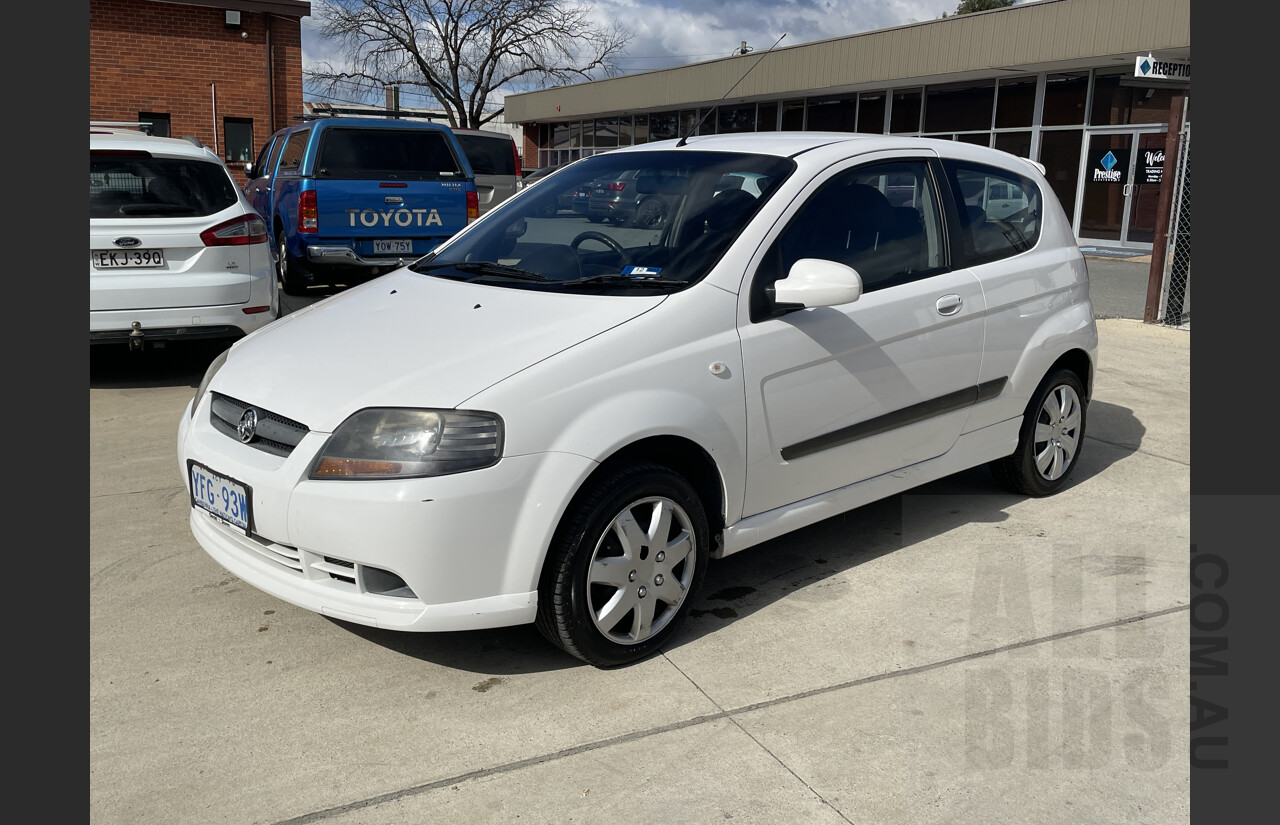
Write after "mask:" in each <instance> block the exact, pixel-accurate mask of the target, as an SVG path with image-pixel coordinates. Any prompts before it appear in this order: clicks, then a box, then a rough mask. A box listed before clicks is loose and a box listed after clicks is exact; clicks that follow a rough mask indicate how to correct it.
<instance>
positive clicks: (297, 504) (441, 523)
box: [178, 132, 1098, 667]
mask: <svg viewBox="0 0 1280 825" xmlns="http://www.w3.org/2000/svg"><path fill="white" fill-rule="evenodd" d="M627 170H639V172H640V173H639V174H638V175H636V176H635V178H636V182H637V186H638V187H640V189H641V191H643V192H648V193H654V194H661V195H663V196H664V197H665V198H666V199H667V200H668V201H669V202H670V203H671V204H672V205H673V210H672V212H671V214H670V216H669V220H667V221H665V222H664V223H663V224H662V226H660V227H634V226H627V227H620V226H607V225H597V224H591V223H588V222H587V219H586V217H585V216H581V215H574V216H567V215H564V214H558V215H554V217H540V216H543V215H547V214H548V211H547V206H548V204H549V203H550V202H551V201H552V200H554V199H555V198H556V197H557V195H558V194H559V190H560V189H564V188H565V187H564V186H561V187H558V188H556V187H545V186H533V187H529V188H528V189H527V190H525V191H524V192H523V193H521V194H519V195H516V196H515V197H513V198H511V199H510V200H509V201H507V202H505V203H503V204H502V205H501V206H498V207H496V208H495V209H494V210H493V211H492V212H490V213H488V214H487V215H486V216H484V217H483V218H481V219H480V220H479V221H477V222H476V223H474V224H473V225H471V226H469V227H468V228H467V229H465V230H463V231H462V232H460V233H459V234H457V235H456V236H454V237H453V238H452V239H451V240H450V241H448V242H447V243H445V244H443V245H442V246H441V247H440V248H439V249H437V250H436V251H435V252H433V253H432V254H431V255H428V256H427V257H425V258H422V259H421V260H419V261H418V262H416V263H414V264H413V265H411V266H409V267H406V268H404V269H401V270H398V271H395V272H392V273H389V274H387V275H385V276H383V277H381V278H379V279H377V280H375V281H372V282H370V283H368V284H365V285H362V286H359V287H357V288H354V289H351V290H349V291H347V292H345V293H343V294H340V295H338V296H336V297H333V298H330V299H328V300H326V301H323V302H321V303H318V304H314V305H312V306H309V307H307V308H306V309H304V310H302V311H300V312H297V313H294V314H291V315H286V316H285V317H284V318H283V319H282V320H281V321H280V322H279V323H277V324H273V325H272V326H271V327H269V328H268V329H266V330H263V331H262V332H260V333H258V334H256V335H253V336H250V337H249V338H248V339H246V340H243V341H240V342H238V343H237V344H235V345H234V346H232V347H231V348H230V350H228V351H227V352H226V353H224V355H223V357H220V358H219V359H217V361H216V362H215V363H213V364H212V365H211V366H210V368H209V371H208V373H207V375H206V376H205V378H204V380H203V382H202V383H201V385H200V387H199V389H198V390H197V392H196V396H195V398H194V400H193V401H192V403H191V405H190V406H189V407H188V409H187V410H186V412H185V413H184V414H183V416H182V418H181V422H180V424H179V429H178V454H179V458H180V463H181V472H182V474H183V477H184V478H185V479H186V484H187V486H188V489H189V490H190V493H191V513H190V524H191V529H192V532H193V533H194V535H195V537H196V539H197V541H198V542H199V543H200V545H201V546H203V547H204V549H205V550H206V551H207V552H208V553H209V554H210V555H211V556H212V557H213V558H214V559H215V560H217V561H218V563H220V564H221V565H222V566H224V567H225V568H226V569H228V570H229V571H231V572H232V573H234V574H235V575H236V576H238V577H239V578H241V579H242V580H244V581H245V582H247V583H249V584H252V585H254V586H256V587H258V588H261V589H262V590H265V591H267V592H269V593H272V594H274V595H276V596H278V597H279V598H281V599H284V600H286V601H289V602H292V603H293V604H295V605H299V606H301V607H304V608H307V609H309V610H313V611H317V612H319V613H322V614H324V615H326V616H330V617H332V618H335V619H341V620H344V621H348V622H355V623H358V624H363V625H369V626H374V627H380V628H391V629H400V630H413V631H442V630H463V629H476V628H487V627H497V626H503V625H512V624H519V623H526V622H536V624H537V626H538V628H539V629H540V630H541V631H542V632H543V633H544V635H546V637H547V638H548V639H550V640H551V641H552V642H554V643H555V644H557V645H559V646H560V647H561V648H563V649H564V650H565V651H567V652H568V653H570V654H572V655H574V656H577V657H579V658H581V659H583V660H585V661H587V662H590V663H592V664H594V665H597V666H601V667H607V666H613V665H620V664H625V663H628V662H632V661H635V660H637V659H640V658H642V657H644V656H646V655H649V654H651V653H653V652H654V651H655V650H657V649H659V648H660V647H661V646H662V645H663V644H664V643H666V642H667V641H668V640H670V639H671V638H672V635H673V634H674V633H676V632H677V628H678V627H679V625H680V623H681V620H682V619H683V618H684V616H685V615H686V613H687V612H688V610H689V606H690V603H691V601H692V597H693V595H694V594H695V593H696V592H697V589H698V585H699V582H700V581H701V580H702V577H703V574H704V571H705V570H706V566H707V564H708V560H709V559H711V558H716V557H722V556H726V555H729V554H731V553H736V552H738V551H739V550H743V549H745V548H747V547H750V546H752V545H756V544H759V543H761V542H764V541H766V540H768V539H772V538H775V537H777V536H781V535H783V534H785V533H787V532H789V531H792V530H796V529H797V528H800V527H804V526H806V525H809V524H812V523H814V522H816V521H819V520H821V519H824V518H827V517H829V516H831V515H834V514H836V513H839V512H841V511H844V510H847V509H850V508H854V507H858V506H861V505H863V504H866V503H868V502H871V501H875V500H877V499H881V498H884V497H886V496H892V495H894V494H897V493H901V492H903V491H905V490H908V489H910V488H912V487H915V486H917V485H920V484H923V483H925V482H928V481H932V480H934V479H937V478H940V477H943V476H946V475H949V474H952V473H956V472H958V471H960V470H964V469H966V468H969V467H973V466H975V465H980V464H988V463H989V464H990V465H991V467H992V469H993V471H994V473H995V476H996V477H997V479H999V480H1000V481H1002V482H1003V483H1004V484H1006V485H1007V486H1009V487H1011V488H1012V489H1014V490H1017V491H1020V492H1021V493H1023V494H1027V495H1033V496H1038V495H1046V494H1049V493H1053V492H1055V491H1057V490H1059V489H1061V488H1062V487H1063V485H1064V484H1066V483H1067V480H1068V477H1069V474H1070V473H1071V471H1072V470H1073V469H1074V468H1075V467H1076V465H1077V464H1079V461H1080V448H1081V446H1082V444H1083V437H1084V429H1085V411H1086V407H1087V404H1088V400H1089V393H1090V389H1091V386H1092V383H1093V376H1094V372H1095V361H1096V356H1097V341H1098V339H1097V330H1096V327H1095V324H1094V315H1093V309H1092V306H1091V305H1090V301H1089V281H1088V273H1087V270H1086V267H1085V262H1084V259H1083V257H1082V256H1081V253H1080V251H1079V249H1078V248H1077V246H1076V243H1075V239H1074V236H1073V234H1072V231H1071V226H1070V224H1069V222H1068V220H1067V217H1066V215H1065V214H1064V213H1063V210H1062V207H1061V206H1060V205H1059V203H1058V202H1057V200H1056V199H1055V198H1054V195H1053V192H1052V190H1051V189H1050V187H1049V185H1048V183H1047V182H1046V181H1045V178H1044V177H1043V175H1042V170H1041V169H1040V168H1038V166H1037V165H1036V164H1034V163H1032V162H1031V161H1027V160H1023V159H1019V158H1016V157H1014V156H1012V155H1008V154H1005V153H1003V152H998V151H995V150H990V149H985V148H979V147H974V146H970V145H968V144H965V143H959V142H949V141H935V140H927V139H915V138H900V137H892V136H870V135H853V134H844V133H795V132H792V133H774V134H737V135H721V136H708V137H695V138H691V139H689V140H688V141H687V143H677V142H674V141H665V142H660V143H650V144H646V145H642V146H636V147H632V148H628V149H619V150H616V151H612V152H608V153H605V154H599V155H595V156H593V157H590V158H586V159H583V160H581V161H579V162H576V163H574V164H572V165H570V166H567V167H564V168H563V169H561V170H560V171H559V172H557V173H556V179H557V180H558V181H559V182H560V183H563V184H566V185H569V184H573V185H578V184H585V183H587V182H588V181H591V180H596V179H601V178H603V179H612V178H614V177H617V176H618V175H619V174H620V173H622V172H624V171H627ZM726 176H732V177H736V178H740V179H744V180H751V181H754V182H757V183H758V184H759V185H757V186H753V187H750V189H751V190H752V191H746V190H744V189H743V188H733V187H726V186H725V185H724V180H725V178H726ZM994 181H1003V182H1007V183H1011V184H1014V185H1016V186H1017V187H1018V188H1019V189H1020V191H1021V192H1023V193H1025V194H1026V195H1027V197H1028V205H1027V207H1026V208H1024V209H1022V210H1020V211H1019V212H1017V213H1014V214H1009V215H1007V216H1005V217H1003V218H1002V219H999V220H991V219H988V218H987V216H985V215H983V214H980V213H981V211H982V210H981V209H980V208H975V207H972V206H969V205H966V203H965V199H964V195H963V193H964V192H967V191H970V190H972V189H973V187H974V185H980V188H981V187H985V186H986V185H988V184H989V183H991V182H994ZM890 185H892V186H893V187H894V193H895V201H896V202H897V203H898V205H897V206H893V205H891V204H890V202H889V200H888V199H887V198H886V196H885V194H884V192H885V190H886V188H887V187H888V186H890ZM544 201H545V203H544Z"/></svg>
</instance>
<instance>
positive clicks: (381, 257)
mask: <svg viewBox="0 0 1280 825" xmlns="http://www.w3.org/2000/svg"><path fill="white" fill-rule="evenodd" d="M245 172H246V174H247V175H248V177H249V182H248V183H247V184H246V185H245V194H246V195H247V196H248V198H249V202H250V203H251V204H253V207H254V209H256V210H258V213H259V214H261V215H262V217H263V219H264V220H265V221H266V223H267V231H268V232H269V233H270V235H271V241H272V244H273V245H274V248H275V250H276V257H277V262H276V265H277V267H278V274H279V277H280V285H281V288H283V289H284V291H285V293H286V294H289V295H300V294H303V293H304V292H306V289H307V287H308V286H311V285H314V284H335V283H347V284H350V283H358V282H360V281H364V280H368V279H370V278H373V277H376V276H378V275H381V274H382V273H384V272H388V271H390V270H392V269H395V268H397V267H399V266H403V265H405V264H407V263H410V262H412V261H414V260H416V259H417V258H420V257H422V256H423V255H425V254H427V253H428V252H430V251H431V250H433V249H435V248H436V246H438V245H439V244H441V243H443V242H444V241H445V240H447V239H448V238H449V237H451V236H452V235H454V234H455V233H456V232H458V231H459V230H460V229H462V228H463V227H465V226H466V225H467V224H468V223H469V222H470V221H472V220H474V219H475V218H477V217H478V216H479V200H478V197H477V194H476V186H475V175H474V174H473V172H472V170H471V166H470V164H469V163H468V161H467V156H466V154H465V153H464V152H463V151H462V147H461V146H460V145H459V143H458V140H457V138H456V137H455V136H454V134H453V132H452V131H451V130H450V129H449V128H448V127H447V126H443V125H440V124H435V123H422V122H415V121H406V120H392V119H387V120H379V119H374V118H319V119H315V120H310V121H306V122H303V123H300V124H297V125H295V126H290V127H288V128H285V129H281V130H280V131H278V132H276V133H275V134H274V135H272V136H271V138H270V139H269V140H268V141H267V143H266V145H265V146H263V147H262V151H261V152H259V153H258V159H257V161H255V162H254V163H251V164H246V166H245Z"/></svg>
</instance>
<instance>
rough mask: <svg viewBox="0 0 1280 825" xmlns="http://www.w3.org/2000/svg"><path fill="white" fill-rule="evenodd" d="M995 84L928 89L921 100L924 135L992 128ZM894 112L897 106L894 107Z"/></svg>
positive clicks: (956, 85)
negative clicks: (922, 101)
mask: <svg viewBox="0 0 1280 825" xmlns="http://www.w3.org/2000/svg"><path fill="white" fill-rule="evenodd" d="M995 97H996V83H995V81H994V80H986V81H981V82H978V83H952V84H947V85H943V86H929V87H928V88H927V93H926V95H925V101H924V130H925V131H926V132H943V131H947V132H950V131H968V130H977V129H990V128H991V111H992V108H993V107H994V105H995ZM894 108H895V110H896V109H897V106H896V104H895V106H894Z"/></svg>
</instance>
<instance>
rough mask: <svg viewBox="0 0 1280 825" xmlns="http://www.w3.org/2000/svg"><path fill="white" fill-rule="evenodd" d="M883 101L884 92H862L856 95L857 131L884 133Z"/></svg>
mask: <svg viewBox="0 0 1280 825" xmlns="http://www.w3.org/2000/svg"><path fill="white" fill-rule="evenodd" d="M884 101H885V94H884V92H863V93H862V94H860V95H858V131H859V132H866V133H868V134H872V135H883V134H884Z"/></svg>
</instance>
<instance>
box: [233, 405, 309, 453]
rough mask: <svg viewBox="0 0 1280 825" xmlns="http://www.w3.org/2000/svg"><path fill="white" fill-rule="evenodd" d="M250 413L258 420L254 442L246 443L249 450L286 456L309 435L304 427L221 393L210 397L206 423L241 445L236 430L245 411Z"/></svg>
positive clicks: (289, 419)
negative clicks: (211, 400)
mask: <svg viewBox="0 0 1280 825" xmlns="http://www.w3.org/2000/svg"><path fill="white" fill-rule="evenodd" d="M248 409H252V410H253V411H254V413H255V414H256V415H257V417H258V425H257V428H256V429H255V431H254V435H253V438H252V439H251V440H249V441H248V442H247V443H248V445H249V446H250V447H253V448H254V449H257V450H262V451H263V452H265V453H271V454H272V455H278V456H287V455H289V453H291V452H293V448H294V447H297V446H298V444H299V443H300V442H301V441H302V439H303V437H304V436H305V435H306V434H307V433H308V432H310V430H308V429H307V426H306V425H305V424H300V423H298V422H297V421H294V420H293V419H291V418H285V417H284V416H283V415H277V414H276V413H273V412H271V411H270V410H264V409H262V408H261V407H255V406H253V405H252V404H246V403H245V402H243V401H240V400H237V399H235V398H232V397H231V396H229V395H223V394H222V393H219V392H215V393H213V403H212V404H210V409H209V423H211V424H213V427H214V429H216V430H217V431H218V432H220V433H222V434H223V435H225V436H227V437H228V438H234V439H235V440H236V441H241V440H242V439H241V438H240V433H239V431H238V428H239V426H240V419H241V418H243V417H244V413H245V410H248Z"/></svg>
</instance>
